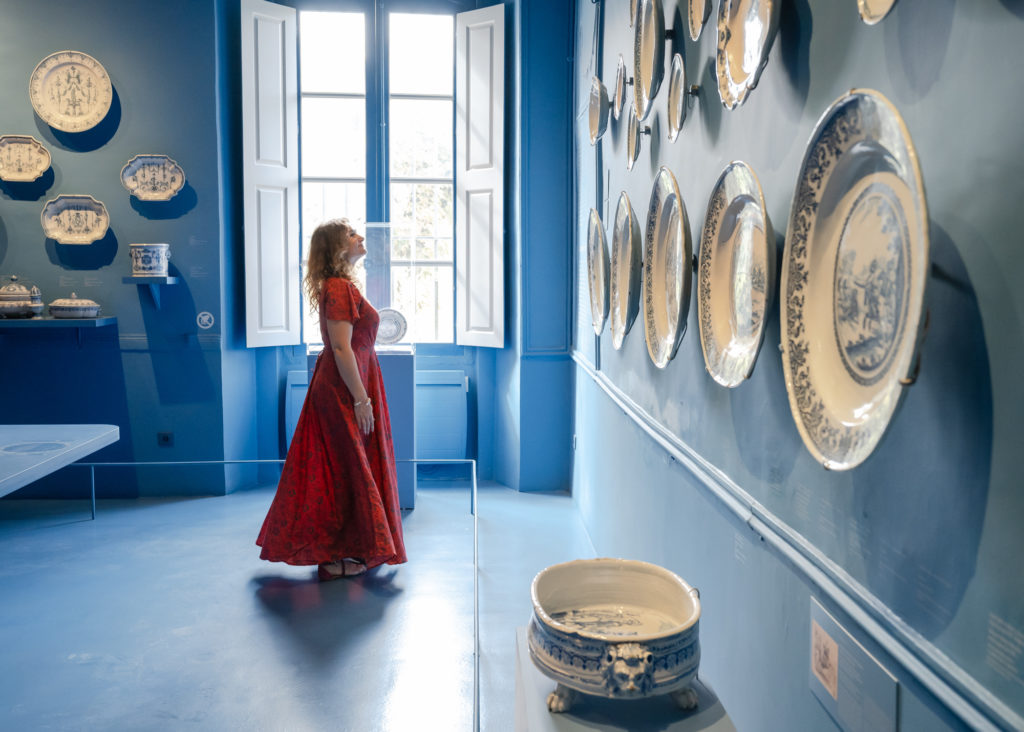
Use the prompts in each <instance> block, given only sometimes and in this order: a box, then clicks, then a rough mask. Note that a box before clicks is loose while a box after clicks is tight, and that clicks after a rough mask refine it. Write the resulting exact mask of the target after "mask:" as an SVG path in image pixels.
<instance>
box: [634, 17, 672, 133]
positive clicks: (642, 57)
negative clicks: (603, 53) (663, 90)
mask: <svg viewBox="0 0 1024 732" xmlns="http://www.w3.org/2000/svg"><path fill="white" fill-rule="evenodd" d="M664 76H665V15H664V13H663V12H662V9H661V0H641V2H640V5H639V6H638V7H637V18H636V23H635V24H634V26H633V99H634V103H635V106H636V116H637V119H638V120H640V121H641V122H642V121H643V120H645V119H647V115H648V114H650V113H651V102H652V101H653V100H654V97H655V96H656V95H657V94H658V89H659V88H660V87H661V80H662V78H663V77H664Z"/></svg>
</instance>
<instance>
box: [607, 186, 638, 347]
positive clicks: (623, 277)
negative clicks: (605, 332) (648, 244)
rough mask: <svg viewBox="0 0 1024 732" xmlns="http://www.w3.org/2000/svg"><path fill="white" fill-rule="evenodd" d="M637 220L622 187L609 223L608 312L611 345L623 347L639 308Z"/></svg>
mask: <svg viewBox="0 0 1024 732" xmlns="http://www.w3.org/2000/svg"><path fill="white" fill-rule="evenodd" d="M642 246H643V242H642V241H641V239H640V222H639V221H637V220H636V214H634V213H633V206H632V205H631V204H630V202H629V196H627V195H626V192H625V191H623V192H622V193H621V194H619V203H618V205H617V206H616V207H615V223H614V224H613V225H612V269H611V278H610V282H609V287H608V289H609V299H610V300H611V302H610V303H609V307H608V315H609V319H610V321H611V323H610V326H609V327H610V328H611V331H612V346H613V347H614V348H615V350H619V349H620V348H622V342H623V340H625V338H626V334H627V333H629V329H630V328H632V327H633V321H634V320H636V314H637V311H638V310H639V309H640V248H641V247H642Z"/></svg>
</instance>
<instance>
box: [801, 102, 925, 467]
mask: <svg viewBox="0 0 1024 732" xmlns="http://www.w3.org/2000/svg"><path fill="white" fill-rule="evenodd" d="M928 251H929V242H928V210H927V204H926V202H925V194H924V183H923V180H922V178H921V170H920V167H919V165H918V160H917V154H916V153H915V151H914V146H913V143H912V142H911V139H910V134H909V132H908V131H907V128H906V125H905V124H904V123H903V119H902V118H901V117H900V114H899V112H897V111H896V108H895V107H893V106H892V103H891V102H889V100H888V99H886V98H885V97H884V96H882V95H881V94H879V93H878V92H876V91H872V90H868V89H854V90H852V91H850V92H848V93H847V94H844V95H843V96H842V97H840V98H839V99H837V100H836V101H835V102H834V103H833V104H832V106H830V107H829V108H828V110H827V111H826V112H825V114H824V115H822V117H821V119H820V120H819V121H818V124H817V126H816V127H815V129H814V132H813V133H812V135H811V139H810V141H809V142H808V145H807V150H806V152H805V153H804V159H803V164H802V166H801V170H800V175H799V176H798V178H797V186H796V191H795V192H794V195H793V206H792V209H791V210H790V214H789V225H788V226H787V229H786V251H785V255H784V258H783V266H782V290H781V292H782V297H783V303H782V344H783V352H782V365H783V369H784V373H785V376H786V389H787V391H788V392H789V406H790V409H791V410H792V412H793V417H794V419H795V420H796V424H797V428H798V429H799V430H800V436H801V437H802V438H803V440H804V444H806V445H807V448H808V449H809V450H810V451H811V454H813V455H814V457H815V458H816V459H817V460H818V461H820V462H821V463H822V464H823V465H824V466H825V467H826V468H831V469H837V470H845V469H849V468H853V467H855V466H857V465H859V464H860V463H861V462H863V461H864V459H865V458H867V457H868V456H869V455H870V454H871V452H872V451H873V450H874V449H875V446H876V445H877V444H878V441H879V440H880V439H881V438H882V435H883V434H884V432H885V430H886V428H887V427H888V425H889V421H890V419H891V418H892V415H893V412H894V411H895V409H896V406H897V404H898V403H899V399H900V396H901V394H902V392H903V383H909V379H908V376H909V374H910V373H911V371H912V369H913V368H914V363H915V355H916V352H917V346H918V341H919V336H920V327H921V323H922V309H923V306H924V293H925V284H926V283H927V280H928V267H929V264H928V261H929V255H928ZM901 381H903V383H901Z"/></svg>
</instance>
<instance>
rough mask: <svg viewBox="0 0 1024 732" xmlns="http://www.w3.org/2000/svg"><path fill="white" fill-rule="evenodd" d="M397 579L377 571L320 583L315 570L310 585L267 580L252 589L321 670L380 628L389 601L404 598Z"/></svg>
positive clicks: (301, 581) (291, 580) (274, 578)
mask: <svg viewBox="0 0 1024 732" xmlns="http://www.w3.org/2000/svg"><path fill="white" fill-rule="evenodd" d="M397 573H398V570H396V569H382V568H376V569H371V570H370V571H368V572H366V573H365V574H363V575H361V576H359V577H352V578H348V579H338V580H333V581H331V582H320V581H319V580H318V579H317V576H316V568H315V567H313V568H311V572H310V576H309V578H308V579H296V578H293V577H282V576H280V575H263V576H261V577H254V578H253V579H252V583H253V584H254V585H255V586H256V593H255V594H256V599H257V600H258V601H259V603H260V605H261V606H262V608H263V609H264V610H265V611H266V616H267V618H268V619H269V620H270V621H271V622H272V623H273V624H274V625H275V626H276V628H278V629H280V630H283V631H285V632H286V633H287V635H288V637H289V638H290V639H291V641H292V643H293V645H295V646H296V647H297V649H298V650H299V651H300V652H301V654H302V656H303V657H304V658H307V659H310V660H312V661H314V663H315V664H317V665H319V664H324V663H332V662H333V660H334V659H335V658H336V656H337V655H338V653H339V651H342V650H343V649H344V647H345V646H346V645H347V644H349V643H351V642H352V641H353V640H354V639H356V638H358V636H359V635H360V634H361V633H362V632H363V631H364V630H365V629H368V628H369V627H372V626H373V625H375V624H377V623H379V622H380V620H381V618H382V617H383V615H384V611H385V609H386V608H387V606H388V604H389V600H390V598H392V597H394V596H395V595H397V594H398V593H400V592H402V588H401V587H400V586H398V585H396V584H395V583H394V578H395V575H396V574H397ZM341 618H343V619H344V623H343V624H341V623H340V622H339V619H341Z"/></svg>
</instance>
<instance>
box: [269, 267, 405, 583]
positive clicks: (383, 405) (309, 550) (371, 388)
mask: <svg viewBox="0 0 1024 732" xmlns="http://www.w3.org/2000/svg"><path fill="white" fill-rule="evenodd" d="M328 320H347V321H349V322H350V323H352V350H353V352H354V353H355V356H356V363H357V364H358V365H359V376H360V378H361V379H362V381H363V384H365V385H366V393H367V394H369V396H370V399H371V400H372V402H373V420H374V422H373V431H372V432H371V433H370V434H368V435H364V434H363V433H362V432H361V431H360V429H359V425H358V423H357V422H356V416H355V409H354V407H353V401H354V400H353V398H352V395H351V393H350V392H349V390H348V387H346V386H345V382H344V381H342V379H341V374H340V373H338V367H337V365H336V364H335V361H334V354H333V353H332V351H331V347H330V339H329V338H328V335H327V321H328ZM379 324H380V317H379V316H378V315H377V311H376V310H374V309H373V306H372V305H370V303H369V302H368V301H367V300H366V299H365V298H364V297H363V296H362V294H361V293H360V292H359V290H358V289H357V288H356V286H355V285H354V284H352V283H351V282H350V281H348V280H346V279H342V278H340V277H332V278H330V279H328V280H327V281H326V282H325V283H324V291H323V295H322V296H321V298H320V335H321V336H322V337H323V341H324V350H323V352H322V353H321V354H320V356H319V358H317V361H316V368H315V369H314V371H313V378H312V379H311V380H310V382H309V391H308V392H307V393H306V401H305V403H304V404H303V405H302V413H301V414H300V415H299V422H298V425H297V426H296V428H295V435H294V436H293V437H292V443H291V447H289V448H288V457H287V458H286V459H285V463H284V470H283V471H282V473H281V480H280V482H279V483H278V485H277V494H276V495H275V496H274V502H273V504H271V506H270V511H269V512H268V513H267V518H266V520H265V521H264V522H263V529H262V530H261V531H260V535H259V538H258V539H256V543H257V544H258V545H259V546H261V547H263V551H261V552H260V557H261V558H263V559H268V560H270V561H272V562H287V563H288V564H299V565H303V564H320V563H321V562H332V561H337V560H339V559H343V558H345V557H359V558H361V559H363V560H364V561H365V562H366V565H367V567H375V566H377V565H380V564H401V563H402V562H405V561H406V556H405V543H404V542H403V540H402V515H401V510H400V508H399V504H398V482H397V479H396V477H395V453H394V446H393V444H392V442H391V421H390V419H389V417H388V403H387V397H386V396H385V395H384V382H383V379H382V378H381V373H380V364H379V363H378V361H377V353H376V352H375V351H374V348H373V345H374V341H375V340H376V338H377V326H378V325H379Z"/></svg>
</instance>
